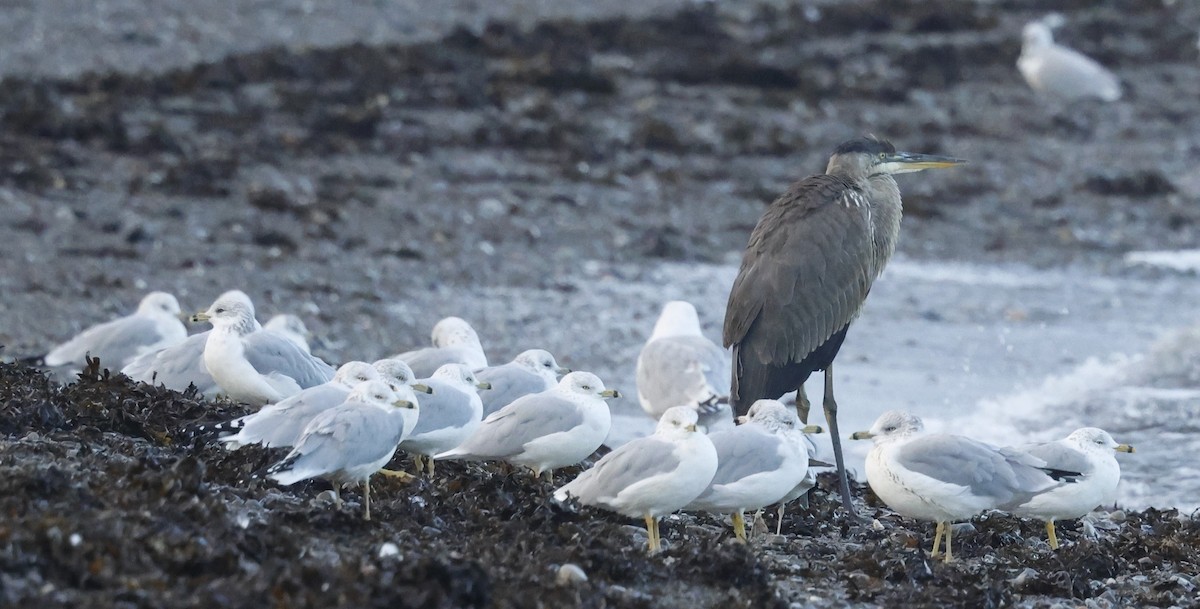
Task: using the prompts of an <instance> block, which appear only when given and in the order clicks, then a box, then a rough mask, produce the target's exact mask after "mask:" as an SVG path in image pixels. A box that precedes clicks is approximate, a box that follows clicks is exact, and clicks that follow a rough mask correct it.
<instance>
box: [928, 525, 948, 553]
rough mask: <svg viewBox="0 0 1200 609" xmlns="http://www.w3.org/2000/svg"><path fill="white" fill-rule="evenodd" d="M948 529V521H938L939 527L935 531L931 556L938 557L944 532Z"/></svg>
mask: <svg viewBox="0 0 1200 609" xmlns="http://www.w3.org/2000/svg"><path fill="white" fill-rule="evenodd" d="M945 530H946V523H944V522H941V521H938V523H937V528H935V529H934V532H933V551H932V552H930V553H929V557H930V558H937V555H938V550H939V546H941V544H942V533H943V532H945Z"/></svg>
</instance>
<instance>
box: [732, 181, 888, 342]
mask: <svg viewBox="0 0 1200 609" xmlns="http://www.w3.org/2000/svg"><path fill="white" fill-rule="evenodd" d="M873 246H874V243H873V237H872V230H871V211H870V207H869V206H868V205H866V204H865V199H864V195H863V194H862V193H861V192H860V191H859V190H858V189H857V188H856V187H855V186H854V185H853V184H851V183H850V182H848V181H846V180H844V179H842V178H839V177H836V176H830V175H819V176H813V177H811V178H808V179H805V180H803V181H801V182H798V183H796V184H794V185H792V187H791V188H790V189H788V191H787V192H785V193H784V194H783V195H781V196H780V197H779V198H778V199H776V200H775V202H774V203H772V204H771V207H770V208H768V209H767V211H766V213H764V214H763V217H762V219H761V220H759V222H758V225H757V226H756V227H755V228H754V232H753V233H751V235H750V242H749V245H747V246H746V251H745V254H744V256H743V258H742V265H741V269H740V270H739V271H738V276H737V279H735V280H734V283H733V289H732V290H731V291H730V293H729V303H728V306H727V309H726V313H725V331H724V335H723V340H724V344H725V346H727V347H728V346H730V345H733V344H735V343H736V344H739V345H740V347H741V348H740V349H739V357H740V359H741V361H740V362H739V363H740V364H742V365H749V364H751V363H753V364H775V365H782V364H785V363H787V362H798V361H801V360H802V359H804V358H805V357H806V356H808V355H809V354H810V353H812V352H813V351H814V350H815V349H817V347H819V346H821V345H822V344H824V343H825V341H827V340H829V338H830V337H831V336H833V335H834V333H836V332H838V331H839V330H841V329H842V328H844V327H845V326H846V325H847V324H849V323H850V321H851V320H852V319H854V316H855V315H857V314H858V311H859V309H860V308H861V306H862V302H863V300H864V299H865V298H866V296H867V292H868V291H870V289H871V284H872V283H873V282H874V280H875V277H876V276H877V275H878V272H879V271H880V270H881V268H880V263H881V262H882V261H877V260H875V255H874V249H873Z"/></svg>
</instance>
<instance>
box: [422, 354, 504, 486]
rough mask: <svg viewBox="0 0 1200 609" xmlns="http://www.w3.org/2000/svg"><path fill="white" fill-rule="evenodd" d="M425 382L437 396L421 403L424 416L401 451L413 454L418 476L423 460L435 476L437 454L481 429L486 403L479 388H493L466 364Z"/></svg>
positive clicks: (451, 366) (448, 366)
mask: <svg viewBox="0 0 1200 609" xmlns="http://www.w3.org/2000/svg"><path fill="white" fill-rule="evenodd" d="M422 382H423V383H425V385H428V386H429V388H430V389H432V390H433V393H432V394H430V395H429V396H427V397H426V398H425V399H423V400H422V401H421V417H420V418H419V419H417V425H416V427H415V428H413V431H412V434H411V435H409V436H408V439H407V440H405V441H404V443H403V444H401V445H400V449H401V450H403V451H405V452H407V453H410V454H412V455H413V461H414V462H415V463H416V466H417V472H418V473H419V472H420V471H421V457H422V456H424V457H427V458H428V461H427V462H426V469H427V471H428V472H429V473H430V474H432V473H433V469H434V468H433V455H436V454H438V453H443V452H446V451H448V450H450V449H452V448H454V447H456V446H458V445H459V444H462V443H463V441H465V440H466V439H467V438H469V437H471V434H473V433H475V430H476V429H478V428H479V423H480V421H481V420H482V419H483V401H482V400H481V399H480V398H479V392H478V391H477V389H487V388H488V387H489V386H488V385H487V384H486V383H481V382H479V381H478V380H477V379H476V378H475V373H474V372H471V370H470V369H469V368H467V367H466V366H464V365H462V364H446V365H445V366H442V367H441V368H438V369H437V372H434V373H433V376H431V377H429V378H427V379H425V380H424V381H422Z"/></svg>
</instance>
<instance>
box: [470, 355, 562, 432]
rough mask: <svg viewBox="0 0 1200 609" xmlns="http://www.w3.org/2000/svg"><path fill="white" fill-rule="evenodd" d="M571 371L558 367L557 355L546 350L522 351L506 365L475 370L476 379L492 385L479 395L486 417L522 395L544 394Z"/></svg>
mask: <svg viewBox="0 0 1200 609" xmlns="http://www.w3.org/2000/svg"><path fill="white" fill-rule="evenodd" d="M568 372H570V370H568V369H566V368H563V367H561V366H559V365H558V362H556V361H554V356H553V355H551V354H550V352H549V351H546V350H544V349H529V350H528V351H522V352H521V353H520V354H519V355H517V357H515V358H513V361H511V362H508V363H507V364H502V365H500V366H492V367H490V368H484V369H483V370H480V371H478V372H476V373H475V377H476V378H478V379H479V380H480V381H483V382H485V383H489V384H490V385H491V386H492V388H491V389H490V390H489V391H485V392H484V393H483V395H481V396H480V397H482V398H483V416H485V417H486V416H488V415H490V414H492V413H493V412H496V411H497V410H500V409H501V408H503V407H505V406H507V405H509V404H511V403H512V402H513V401H514V400H516V399H517V398H519V397H521V396H525V395H529V394H531V393H541V392H543V391H546V390H547V389H550V388H552V387H554V386H555V385H557V384H558V377H559V375H562V374H566V373H568Z"/></svg>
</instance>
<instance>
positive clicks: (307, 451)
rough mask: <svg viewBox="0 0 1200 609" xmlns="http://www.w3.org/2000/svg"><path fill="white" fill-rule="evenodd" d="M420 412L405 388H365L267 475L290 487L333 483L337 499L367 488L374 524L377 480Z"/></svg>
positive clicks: (317, 421) (324, 416)
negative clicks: (355, 486) (350, 489)
mask: <svg viewBox="0 0 1200 609" xmlns="http://www.w3.org/2000/svg"><path fill="white" fill-rule="evenodd" d="M418 412H419V411H418V405H417V398H416V395H415V394H414V393H413V392H412V389H410V388H408V387H400V388H399V390H398V391H395V392H393V391H392V388H391V387H389V386H388V384H387V383H384V382H383V381H367V382H365V383H361V384H359V386H357V387H355V388H354V390H353V391H351V392H350V394H349V396H348V397H347V399H346V401H345V402H344V403H342V404H341V405H339V406H337V407H335V408H331V409H329V410H326V411H325V412H322V413H321V414H319V415H317V416H316V418H314V419H313V420H312V422H311V423H309V425H308V427H306V428H305V430H304V434H303V435H302V436H301V437H300V439H299V440H298V441H297V442H296V447H295V448H293V449H292V452H290V453H288V455H287V457H284V459H283V461H280V462H279V463H276V464H275V465H272V466H271V467H270V468H269V469H268V470H267V475H268V476H270V477H271V479H273V480H275V481H276V482H278V483H280V484H282V485H284V486H290V485H292V484H295V483H297V482H299V481H301V480H307V479H309V478H316V477H322V478H327V479H329V480H331V481H332V482H333V492H334V493H335V495H337V494H339V491H338V489H339V487H340V486H341V485H345V484H352V483H358V482H362V483H363V484H364V487H365V490H364V491H363V520H370V519H371V474H373V473H375V472H377V471H379V470H380V469H382V468H383V466H384V465H386V464H387V462H388V461H390V460H391V459H392V455H393V454H395V452H396V446H397V445H398V444H399V443H400V442H401V441H402V440H403V439H404V438H405V436H407V435H408V433H409V432H410V431H411V430H412V427H413V424H414V422H415V421H416V419H417V416H418ZM338 502H339V503H340V502H341V498H340V496H339V498H338Z"/></svg>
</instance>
